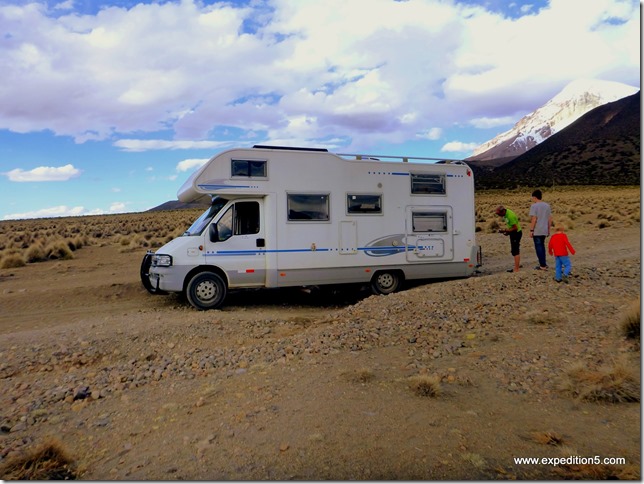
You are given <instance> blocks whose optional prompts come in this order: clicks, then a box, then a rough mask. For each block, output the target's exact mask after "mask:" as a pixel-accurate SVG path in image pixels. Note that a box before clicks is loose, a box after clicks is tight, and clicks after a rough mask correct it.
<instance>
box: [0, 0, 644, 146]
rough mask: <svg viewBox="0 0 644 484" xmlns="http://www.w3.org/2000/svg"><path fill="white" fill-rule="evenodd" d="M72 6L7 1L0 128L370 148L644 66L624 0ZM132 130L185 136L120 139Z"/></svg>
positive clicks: (193, 1) (636, 24)
mask: <svg viewBox="0 0 644 484" xmlns="http://www.w3.org/2000/svg"><path fill="white" fill-rule="evenodd" d="M72 5H73V3H72V2H71V1H63V2H59V3H58V4H57V5H56V7H55V9H54V10H48V8H47V6H46V3H45V2H44V1H43V2H42V3H38V2H37V1H34V2H28V3H23V2H16V4H15V5H11V4H6V3H5V4H2V5H0V24H2V25H3V32H4V41H3V43H2V45H1V46H0V67H1V68H2V73H3V81H2V82H3V89H2V90H0V105H1V106H2V110H1V112H0V129H7V130H11V131H14V132H18V133H26V132H33V131H40V130H50V131H52V132H53V133H55V134H57V135H66V136H71V137H73V138H74V139H75V140H76V141H77V142H85V141H88V140H104V139H111V140H116V141H115V142H114V145H115V146H117V147H119V148H122V149H123V150H126V151H144V150H155V149H164V150H167V149H188V148H215V149H217V148H221V147H222V143H223V142H221V141H215V140H217V139H218V135H217V133H220V132H222V130H223V129H229V130H231V132H232V133H234V135H233V136H228V137H226V138H225V139H227V140H231V139H233V138H234V141H233V144H239V141H240V140H247V139H249V138H250V137H254V136H260V137H265V138H268V139H271V140H273V139H302V140H305V141H306V142H307V144H314V143H315V142H316V141H319V140H321V139H326V138H334V139H344V140H345V142H346V143H347V144H349V143H351V142H352V141H353V140H357V139H359V140H360V143H361V144H362V145H363V146H365V145H369V144H375V143H377V142H382V141H384V142H394V143H396V142H404V141H406V140H409V139H413V138H415V137H416V136H417V133H424V134H425V135H429V136H430V138H429V139H432V138H431V136H432V134H431V131H430V132H428V131H426V129H427V126H432V127H434V128H433V129H437V130H438V129H445V128H447V127H448V126H451V125H452V124H453V123H455V122H460V123H466V122H467V121H468V120H470V119H482V118H484V117H489V118H491V119H492V118H504V117H506V116H510V115H513V114H515V113H517V112H529V111H532V110H534V109H535V108H537V107H539V106H540V105H542V104H543V103H544V102H546V101H547V100H548V99H550V97H552V96H553V95H554V94H556V93H557V92H558V91H559V90H560V89H561V88H563V87H564V86H565V84H566V83H568V82H569V81H572V80H574V79H577V78H581V77H583V78H604V79H608V80H618V81H621V82H627V83H631V84H633V85H639V78H640V59H639V51H638V49H634V48H633V45H639V32H640V18H639V17H640V15H639V8H638V5H637V4H636V3H635V2H632V1H628V0H626V1H623V0H593V2H587V1H585V0H584V1H582V0H550V1H549V3H548V4H547V6H545V7H543V8H541V9H537V8H536V7H532V6H531V5H524V6H523V7H522V8H521V9H522V10H523V13H524V14H525V15H524V16H520V17H518V18H514V17H508V16H506V15H503V13H502V12H492V11H489V10H486V8H484V7H482V6H472V5H467V4H464V3H460V2H443V1H439V0H408V1H405V2H393V1H390V0H371V1H370V2H369V5H368V8H365V3H364V2H347V1H346V0H326V1H325V2H302V1H300V0H272V1H271V2H244V3H239V4H238V3H234V2H218V3H214V4H211V5H209V4H208V2H199V1H197V0H183V1H167V2H151V3H149V4H146V3H139V4H137V5H134V6H132V7H131V8H125V7H116V6H112V7H109V8H103V9H101V10H99V11H98V12H97V13H95V14H86V15H81V14H78V13H77V12H74V11H73V10H71V11H70V10H68V9H69V8H71V6H72ZM527 7H530V8H527ZM521 9H518V10H521ZM383 19H384V20H386V21H383ZM124 53H127V55H124ZM589 53H592V55H589ZM581 59H583V62H581V61H579V60H581ZM474 125H476V124H474ZM135 132H136V133H148V134H150V133H160V132H163V133H171V134H170V136H169V137H172V138H174V139H176V140H184V141H164V140H160V139H157V140H151V139H131V138H126V139H119V138H123V137H125V136H127V134H128V133H135ZM142 138H146V136H142ZM148 138H149V136H148ZM229 142H230V141H229ZM354 144H355V143H354Z"/></svg>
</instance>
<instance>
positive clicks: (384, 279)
mask: <svg viewBox="0 0 644 484" xmlns="http://www.w3.org/2000/svg"><path fill="white" fill-rule="evenodd" d="M401 282H402V277H401V275H400V273H399V272H397V271H383V272H377V273H376V274H375V275H374V276H373V278H372V279H371V291H372V292H373V293H374V294H391V293H392V292H396V291H397V290H398V289H399V288H400V284H401Z"/></svg>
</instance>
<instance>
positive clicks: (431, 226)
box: [411, 212, 447, 232]
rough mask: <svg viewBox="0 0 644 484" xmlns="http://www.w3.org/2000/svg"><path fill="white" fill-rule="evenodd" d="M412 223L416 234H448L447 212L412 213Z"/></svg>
mask: <svg viewBox="0 0 644 484" xmlns="http://www.w3.org/2000/svg"><path fill="white" fill-rule="evenodd" d="M411 222H412V230H413V231H414V232H447V214H446V213H445V212H412V214H411Z"/></svg>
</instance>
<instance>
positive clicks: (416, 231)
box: [411, 209, 449, 234]
mask: <svg viewBox="0 0 644 484" xmlns="http://www.w3.org/2000/svg"><path fill="white" fill-rule="evenodd" d="M417 216H419V217H423V218H430V217H436V218H438V217H439V216H440V217H441V218H442V219H443V229H442V230H432V229H431V228H429V229H428V230H419V229H417V228H416V223H415V221H416V217H417ZM411 230H412V233H414V234H447V233H448V230H449V214H448V213H447V212H445V211H437V210H424V209H423V210H420V209H419V210H412V212H411Z"/></svg>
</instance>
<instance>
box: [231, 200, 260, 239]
mask: <svg viewBox="0 0 644 484" xmlns="http://www.w3.org/2000/svg"><path fill="white" fill-rule="evenodd" d="M233 233H234V235H248V234H257V233H259V203H257V202H238V203H236V204H235V227H234V231H233Z"/></svg>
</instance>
